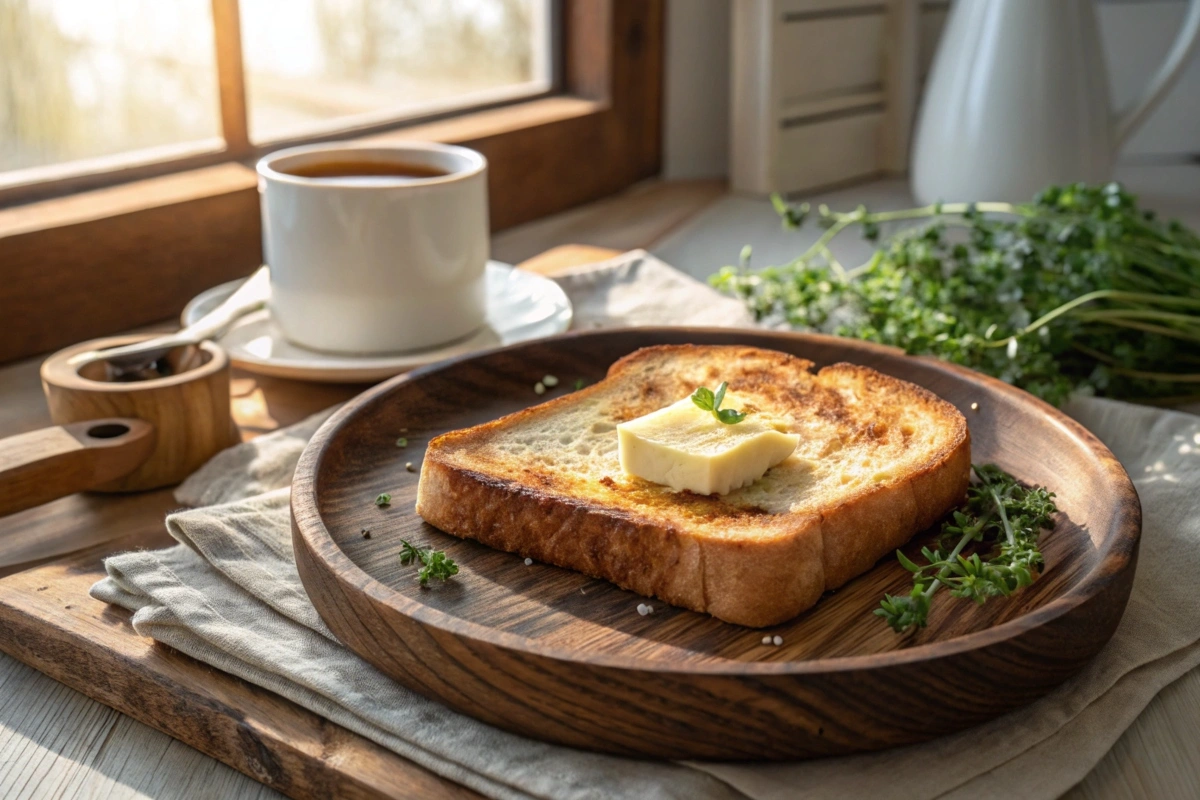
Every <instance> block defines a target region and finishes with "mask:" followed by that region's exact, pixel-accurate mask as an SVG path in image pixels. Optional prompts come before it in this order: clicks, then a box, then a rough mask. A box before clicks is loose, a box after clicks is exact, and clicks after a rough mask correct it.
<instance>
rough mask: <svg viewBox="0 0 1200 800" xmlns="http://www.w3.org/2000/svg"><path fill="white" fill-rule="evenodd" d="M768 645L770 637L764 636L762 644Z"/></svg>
mask: <svg viewBox="0 0 1200 800" xmlns="http://www.w3.org/2000/svg"><path fill="white" fill-rule="evenodd" d="M770 643H771V637H770V636H764V637H763V644H770Z"/></svg>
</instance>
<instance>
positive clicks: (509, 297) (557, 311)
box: [182, 261, 571, 383]
mask: <svg viewBox="0 0 1200 800" xmlns="http://www.w3.org/2000/svg"><path fill="white" fill-rule="evenodd" d="M240 284H241V281H230V282H229V283H223V284H221V285H220V286H214V287H213V288H211V289H209V290H208V291H206V292H203V293H201V294H199V295H197V296H196V297H195V298H193V299H192V302H190V303H188V304H187V307H186V308H185V309H183V318H182V319H183V324H184V325H185V326H186V325H190V324H191V323H193V322H195V321H196V320H198V319H199V318H200V317H202V316H204V315H205V314H207V313H208V312H209V311H211V310H212V309H213V308H215V307H216V306H217V304H219V303H220V302H221V301H223V300H224V299H225V298H227V297H229V295H231V294H233V291H234V290H235V289H237V287H238V286H239V285H240ZM487 303H488V310H487V322H486V323H484V326H483V327H482V328H480V329H479V330H477V331H475V333H472V334H470V335H469V336H467V337H466V338H463V339H458V340H457V341H454V342H450V343H449V344H444V345H440V346H438V347H431V348H427V349H424V350H410V351H407V352H404V353H387V354H384V355H361V356H359V355H349V354H337V353H321V352H318V351H316V350H308V349H305V348H303V347H299V346H298V345H294V344H292V343H291V342H289V341H287V340H286V339H284V338H283V334H282V333H280V331H279V328H278V327H276V325H275V323H274V322H273V321H272V320H271V314H270V312H269V311H267V310H265V309H264V310H262V311H256V312H254V313H253V314H247V315H246V316H244V317H242V318H241V319H240V320H238V321H237V322H235V323H234V325H233V327H232V328H230V329H229V331H227V332H226V333H225V335H224V336H221V337H220V338H218V339H217V343H218V344H220V345H221V346H222V347H223V348H225V350H226V352H228V353H229V359H230V361H232V362H233V364H234V366H237V367H240V368H242V369H244V370H246V371H247V372H255V373H258V374H260V375H271V376H274V377H277V378H294V379H296V380H305V381H320V382H322V383H365V382H373V381H380V380H383V379H384V378H390V377H391V376H393V375H397V374H399V373H401V372H406V371H408V370H410V369H413V368H415V367H421V366H424V365H426V364H432V363H433V362H435V361H441V360H442V359H444V358H451V357H453V356H461V355H465V354H467V353H473V352H475V351H477V350H486V349H487V348H489V347H498V346H500V345H506V344H513V343H514V342H523V341H526V340H528V339H537V338H541V337H543V336H552V335H554V334H556V333H562V332H563V331H565V330H566V329H567V328H568V327H570V325H571V301H570V300H568V299H567V296H566V294H564V293H563V290H562V289H561V288H559V286H558V284H557V283H555V282H554V281H552V280H550V279H549V278H543V277H542V276H541V275H536V274H534V273H532V272H526V271H525V270H521V269H513V268H512V267H511V266H509V265H508V264H501V263H500V262H498V261H489V262H488V265H487Z"/></svg>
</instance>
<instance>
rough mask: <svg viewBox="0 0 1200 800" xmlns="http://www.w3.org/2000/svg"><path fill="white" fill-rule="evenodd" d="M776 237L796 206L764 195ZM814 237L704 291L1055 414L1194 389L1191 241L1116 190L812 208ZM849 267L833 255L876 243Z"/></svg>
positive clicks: (1197, 294)
mask: <svg viewBox="0 0 1200 800" xmlns="http://www.w3.org/2000/svg"><path fill="white" fill-rule="evenodd" d="M773 200H774V202H775V207H776V210H777V211H778V212H779V214H780V215H781V217H782V218H783V222H784V225H785V227H788V228H795V227H798V226H800V225H801V224H803V222H804V221H805V218H806V217H807V216H808V215H809V211H810V210H809V208H808V206H807V205H799V206H796V205H789V204H787V203H785V202H784V201H782V200H781V199H779V198H778V197H776V198H773ZM818 212H819V222H820V224H821V225H823V226H824V227H825V228H826V230H825V232H824V234H823V235H822V236H821V237H820V238H819V239H818V240H817V241H816V243H815V244H813V245H812V247H810V248H809V249H808V250H807V251H806V252H805V253H804V254H803V255H801V256H800V257H799V258H797V259H796V260H794V261H793V262H791V263H790V264H787V265H785V266H779V267H768V268H766V269H759V270H752V269H750V268H749V250H748V248H747V249H746V250H744V251H743V259H742V264H741V265H740V266H738V267H725V268H724V269H723V270H722V271H721V272H720V273H719V274H718V275H716V276H714V277H713V279H712V281H713V284H714V285H715V286H716V287H718V288H719V289H722V290H724V291H726V292H729V293H731V294H733V295H736V296H738V297H741V298H742V299H743V300H744V301H745V302H746V304H747V305H748V307H749V308H750V309H751V310H752V311H753V313H754V314H755V316H756V317H757V318H758V319H759V320H760V321H764V322H768V323H779V322H785V323H787V324H790V325H791V326H792V327H796V328H801V329H809V330H817V331H821V332H825V333H833V334H837V335H841V336H851V337H855V338H859V339H866V340H869V341H873V342H881V343H884V344H889V345H894V346H897V347H900V348H903V349H904V350H906V351H908V352H910V353H918V354H929V355H934V356H938V357H940V358H944V359H946V360H948V361H952V362H955V363H957V364H962V365H964V366H967V367H970V368H972V369H976V370H979V371H981V372H985V373H987V374H989V375H993V376H996V377H998V378H1000V379H1002V380H1005V381H1007V382H1009V383H1012V384H1015V385H1017V386H1020V387H1021V388H1023V389H1026V390H1027V391H1029V392H1032V393H1033V394H1035V395H1037V396H1039V397H1041V398H1043V399H1045V400H1047V401H1049V402H1051V403H1054V404H1055V405H1060V404H1061V403H1062V402H1063V401H1064V400H1066V399H1067V397H1068V396H1070V395H1071V394H1072V393H1074V392H1082V393H1085V394H1095V395H1102V396H1109V397H1117V398H1125V399H1132V400H1140V401H1150V402H1154V401H1157V402H1160V403H1169V402H1182V401H1184V400H1191V399H1194V398H1195V397H1196V396H1197V395H1198V394H1200V238H1198V237H1197V235H1196V234H1195V233H1193V232H1191V231H1190V230H1188V229H1187V228H1185V227H1184V226H1182V225H1181V224H1179V223H1178V222H1163V221H1160V220H1158V219H1157V218H1156V217H1155V216H1154V214H1153V213H1152V212H1149V211H1145V210H1143V209H1141V208H1139V206H1138V204H1137V201H1136V198H1134V197H1133V196H1132V195H1130V194H1129V193H1128V192H1126V191H1125V190H1123V189H1122V188H1121V187H1120V186H1119V185H1117V184H1109V185H1106V186H1088V185H1083V184H1079V185H1072V186H1063V187H1050V188H1048V189H1046V190H1044V191H1043V192H1041V193H1040V194H1039V195H1038V196H1037V197H1036V198H1035V199H1034V200H1033V202H1031V203H1026V204H1020V205H1012V204H1008V203H971V204H944V205H943V204H935V205H932V206H925V207H922V208H914V209H908V210H903V211H888V212H878V213H872V212H869V211H867V209H866V208H864V207H861V206H860V207H859V208H858V209H856V210H854V211H851V212H848V213H838V212H834V211H830V210H829V209H828V208H826V207H824V206H822V207H820V208H819V209H818ZM913 221H917V223H918V224H916V225H913V226H910V227H904V228H902V229H900V230H899V231H898V233H896V235H894V236H893V237H891V238H890V239H889V240H888V241H887V242H886V243H884V244H883V246H882V247H881V248H880V249H878V250H876V252H875V254H874V255H873V256H872V257H871V259H870V260H869V261H867V262H866V263H865V264H863V265H861V266H858V267H855V268H853V269H847V268H846V267H844V266H843V265H842V264H841V263H839V262H838V260H837V259H836V258H835V256H834V254H833V252H832V250H831V248H830V245H831V243H832V242H833V240H834V238H835V237H836V236H838V234H840V233H842V232H843V231H844V230H845V229H847V228H850V227H855V226H857V227H858V228H860V229H861V231H862V233H863V235H864V236H865V237H866V238H867V239H868V240H871V241H878V240H879V237H880V234H881V231H882V229H883V227H884V226H888V225H892V224H900V223H911V222H913Z"/></svg>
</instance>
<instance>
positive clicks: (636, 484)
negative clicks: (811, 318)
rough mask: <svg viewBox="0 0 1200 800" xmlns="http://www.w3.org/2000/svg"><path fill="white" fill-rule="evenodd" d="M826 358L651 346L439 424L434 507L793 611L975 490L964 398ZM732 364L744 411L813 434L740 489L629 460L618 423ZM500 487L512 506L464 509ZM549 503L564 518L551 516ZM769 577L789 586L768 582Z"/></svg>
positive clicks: (540, 555)
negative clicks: (462, 422)
mask: <svg viewBox="0 0 1200 800" xmlns="http://www.w3.org/2000/svg"><path fill="white" fill-rule="evenodd" d="M812 367H813V365H812V363H811V362H808V361H805V360H803V359H799V358H796V357H794V356H790V355H787V354H784V353H779V352H775V351H770V350H762V349H757V348H748V347H717V346H692V345H684V346H661V347H652V348H646V349H643V350H639V351H637V352H635V353H633V354H631V355H629V356H627V357H625V358H624V359H622V360H620V361H618V362H617V363H616V364H614V365H613V366H612V368H611V369H610V370H609V377H608V379H607V380H605V381H602V382H601V383H598V384H596V385H594V386H591V387H588V388H586V389H583V390H581V391H578V392H574V393H572V394H568V395H565V396H563V397H559V398H556V399H553V400H551V401H549V402H547V403H543V404H542V405H539V406H536V407H534V408H530V409H526V410H525V411H521V412H517V413H516V414H513V415H510V416H508V417H505V418H503V419H500V420H497V421H496V422H493V423H487V424H485V425H481V426H477V427H475V428H471V429H467V430H464V431H456V432H452V433H449V434H446V435H444V436H441V437H438V438H437V439H435V440H434V441H433V442H431V443H430V447H429V450H428V452H427V455H426V461H425V465H424V467H423V471H422V479H421V484H422V485H421V487H419V489H418V512H420V513H421V514H422V515H423V516H425V518H426V519H427V520H428V521H430V522H431V523H432V524H434V525H437V526H438V527H441V528H443V529H444V530H447V531H448V532H450V533H454V534H457V535H460V536H467V537H470V538H477V539H479V540H481V541H484V542H485V543H488V544H491V545H493V546H497V547H501V548H502V549H508V550H514V551H516V552H521V553H522V554H526V555H530V556H533V557H534V558H536V559H537V560H539V561H544V562H549V563H555V564H559V565H560V566H566V567H570V568H574V569H578V570H580V571H582V572H586V573H587V574H590V575H594V576H596V577H603V578H607V579H608V580H611V581H613V582H615V583H618V584H619V585H622V586H625V587H627V588H632V589H634V590H635V591H638V592H640V593H642V594H648V595H656V596H659V597H661V598H662V599H664V600H667V601H668V602H672V603H675V604H678V605H683V606H686V607H689V608H693V609H696V610H703V611H709V612H710V613H713V614H714V615H716V616H719V617H721V618H723V619H728V620H730V621H734V622H739V623H741V624H749V625H765V624H773V623H774V622H779V621H782V620H784V619H787V618H789V617H790V616H794V615H795V614H796V613H798V612H799V611H800V610H803V608H806V607H807V606H809V605H812V604H813V603H815V602H816V600H817V598H819V596H820V594H821V592H823V591H825V590H826V589H830V588H834V587H836V586H839V585H841V584H842V583H844V582H845V581H846V580H849V579H850V578H851V577H853V576H854V575H857V574H861V572H863V571H865V570H866V569H869V568H870V566H871V565H872V564H874V562H875V561H876V560H877V559H878V558H879V557H881V556H882V555H884V554H885V553H887V552H890V550H891V549H893V548H894V547H896V546H899V545H900V544H902V543H903V542H904V541H907V539H908V538H909V537H910V536H911V535H912V534H913V533H915V532H916V531H917V530H920V529H921V528H923V527H926V526H927V525H929V524H931V523H932V522H933V521H934V520H935V519H936V518H937V517H940V516H941V515H942V514H943V513H945V511H947V510H948V508H949V507H951V506H952V505H953V504H954V503H955V502H958V501H960V500H961V498H962V495H963V494H964V493H965V490H966V484H967V477H968V475H969V468H970V451H969V439H968V436H967V429H966V422H965V420H964V419H963V417H962V415H961V414H959V413H958V411H957V410H956V409H955V408H954V407H953V406H951V405H950V404H949V403H946V402H945V401H943V400H941V399H940V398H938V397H936V396H935V395H933V394H932V393H930V392H928V391H926V390H924V389H921V388H919V387H917V386H914V385H913V384H910V383H906V382H904V381H900V380H898V379H895V378H891V377H889V376H885V375H882V374H880V373H878V372H875V371H874V370H871V369H867V368H865V367H860V366H855V365H851V364H836V365H833V366H830V367H826V368H824V369H822V370H821V371H820V372H818V373H814V372H813V371H812ZM721 381H728V382H729V385H730V391H731V392H736V394H737V396H738V398H739V402H740V403H741V404H742V406H741V410H743V411H747V412H749V413H750V414H754V413H765V414H770V415H771V416H772V417H774V418H776V419H778V420H782V421H783V422H784V423H785V426H786V429H787V431H788V432H791V433H796V434H798V435H799V436H800V444H799V446H798V447H797V450H796V452H795V453H794V454H793V455H792V456H790V457H789V458H788V459H787V460H786V461H784V462H783V463H782V464H779V465H778V466H776V467H773V468H772V469H770V470H768V472H767V474H766V475H764V476H763V477H762V478H761V479H760V480H758V481H756V482H755V483H753V484H752V485H750V486H748V487H744V488H742V489H737V490H734V491H732V492H730V493H729V494H727V495H724V496H718V495H710V496H700V495H695V494H691V493H689V492H674V491H672V490H670V489H669V488H667V487H665V486H659V485H657V484H653V483H650V482H648V481H644V480H642V479H640V478H636V477H632V476H628V475H625V474H624V473H623V471H622V470H621V467H620V464H619V462H618V457H617V433H616V425H617V423H620V422H625V421H627V420H630V419H634V418H636V417H640V416H642V415H644V414H647V413H650V412H652V411H655V410H657V409H660V408H663V407H665V406H667V405H669V404H671V403H673V402H675V401H677V400H679V399H681V398H684V397H687V396H688V395H690V394H691V393H692V391H694V390H695V389H696V387H698V386H708V387H709V388H714V387H716V386H717V385H718V384H719V383H720V382H721ZM430 467H433V469H430ZM427 472H429V473H430V474H429V475H427V474H426V473H427ZM471 481H474V482H475V483H476V484H477V485H476V486H474V488H472V487H466V486H465V484H466V483H470V482H471ZM475 489H480V491H481V492H482V493H479V492H475V491H474V490H475ZM484 489H486V491H483V490H484ZM460 490H461V491H460ZM439 493H441V494H442V495H445V496H441V497H439V496H438V494H439ZM451 494H453V495H455V497H454V498H451V497H450V496H449V495H451ZM485 498H486V499H485ZM485 502H486V503H498V504H502V505H511V508H510V509H508V511H509V512H511V513H500V512H499V511H497V510H495V509H492V510H489V509H483V508H478V507H476V508H473V509H472V508H466V509H464V508H463V506H467V507H470V506H472V505H473V504H474V505H475V506H479V505H482V504H484V503H485ZM455 506H458V507H455ZM544 514H546V515H549V516H548V518H553V519H554V522H553V523H547V525H546V526H543V525H542V524H541V523H540V522H539V521H538V520H540V518H541V516H542V515H544ZM560 517H561V519H560ZM518 525H523V526H524V528H525V530H511V529H509V528H513V527H514V526H518ZM543 528H546V529H545V530H542V529H543ZM543 542H544V546H543ZM609 550H611V552H608V551H609ZM631 554H636V555H637V558H633V557H632V555H631ZM638 559H640V561H639V560H638ZM647 560H649V561H651V562H653V563H650V564H649V565H646V564H642V563H640V562H644V561H647ZM706 560H707V561H710V562H715V561H718V560H719V561H720V568H719V569H716V568H714V567H713V566H711V565H707V564H706ZM813 562H815V563H813ZM764 582H765V583H766V584H768V585H770V584H772V583H774V584H775V585H773V586H771V589H770V591H768V592H762V591H761V586H762V584H763V583H764ZM756 594H758V595H763V597H756V596H755V595H756Z"/></svg>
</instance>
